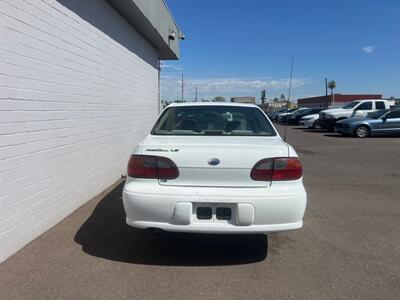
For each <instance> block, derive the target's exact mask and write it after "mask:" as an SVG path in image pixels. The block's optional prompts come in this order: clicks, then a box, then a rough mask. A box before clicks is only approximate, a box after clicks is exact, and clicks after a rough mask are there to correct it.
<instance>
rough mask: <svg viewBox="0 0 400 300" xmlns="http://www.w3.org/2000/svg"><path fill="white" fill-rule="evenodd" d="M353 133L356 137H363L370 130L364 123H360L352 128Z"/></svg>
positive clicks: (366, 135)
mask: <svg viewBox="0 0 400 300" xmlns="http://www.w3.org/2000/svg"><path fill="white" fill-rule="evenodd" d="M354 134H355V136H356V137H359V138H365V137H368V136H369V135H370V130H369V128H368V127H367V126H365V125H360V126H358V127H357V128H356V129H355V130H354Z"/></svg>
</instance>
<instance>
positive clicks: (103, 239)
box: [0, 126, 400, 299]
mask: <svg viewBox="0 0 400 300" xmlns="http://www.w3.org/2000/svg"><path fill="white" fill-rule="evenodd" d="M277 127H278V129H279V131H280V132H282V129H283V128H282V127H281V126H277ZM287 141H288V143H290V144H292V145H293V146H294V147H295V148H296V150H297V152H298V154H299V155H300V157H301V159H302V163H303V168H304V182H305V186H306V190H307V192H308V197H309V198H308V200H309V202H308V206H307V211H306V215H305V218H304V227H303V228H302V229H301V230H296V231H291V232H284V233H277V234H271V235H269V236H268V238H266V237H265V236H263V235H250V236H249V235H245V236H243V235H234V236H231V235H199V234H173V233H161V234H160V235H154V234H153V233H150V232H147V231H141V230H136V229H133V228H129V227H128V226H127V225H126V224H125V222H124V212H123V207H122V202H121V191H122V183H120V184H118V185H116V186H114V187H113V188H110V189H109V190H108V191H106V192H104V193H103V194H102V195H99V196H98V197H96V198H95V199H92V200H91V201H90V202H88V203H87V204H86V205H84V206H82V207H81V208H80V209H78V210H77V211H75V212H74V213H73V214H72V215H70V216H69V217H68V218H66V219H65V220H63V221H62V222H61V223H59V224H58V225H57V226H55V227H54V228H52V229H51V230H49V231H48V232H46V233H45V234H43V235H42V236H40V237H39V238H38V239H36V240H34V241H33V242H31V243H30V244H29V245H27V246H26V247H25V248H23V249H22V250H21V251H19V252H18V253H17V254H15V255H14V256H12V257H11V258H9V259H8V260H7V261H5V262H3V263H2V264H0V298H1V299H187V298H189V299H228V298H229V299H399V297H400V137H379V138H368V139H356V138H348V137H340V136H338V135H336V134H331V133H324V132H316V131H314V130H307V129H302V128H292V127H288V131H287Z"/></svg>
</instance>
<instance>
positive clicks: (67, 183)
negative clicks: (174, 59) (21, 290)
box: [0, 0, 158, 261]
mask: <svg viewBox="0 0 400 300" xmlns="http://www.w3.org/2000/svg"><path fill="white" fill-rule="evenodd" d="M0 17H1V19H0V26H1V27H0V37H1V41H0V43H1V44H0V46H1V52H0V57H1V61H0V113H1V116H0V164H1V165H0V188H1V194H0V261H2V260H4V259H5V258H7V257H8V256H9V255H11V254H13V253H14V252H16V251H17V250H18V249H20V248H21V247H23V246H24V245H25V244H26V243H28V242H29V241H31V240H32V239H33V238H35V237H36V236H38V235H39V234H41V233H43V232H44V231H45V230H47V229H49V228H50V227H51V226H53V225H55V224H56V223H57V222H59V221H60V220H61V219H62V218H64V217H65V216H67V215H68V214H70V213H71V212H72V211H74V210H75V209H76V208H77V207H79V206H80V205H82V204H83V203H85V202H86V201H88V200H89V199H90V198H92V197H94V196H95V195H97V194H99V193H100V192H102V191H103V190H104V189H106V188H107V187H108V186H110V185H111V184H113V183H114V182H115V181H117V180H118V179H119V178H120V176H121V174H125V172H126V171H125V170H126V163H127V159H128V157H129V154H130V152H131V150H132V149H133V147H134V145H135V144H136V143H137V142H139V140H140V139H141V138H142V137H143V136H144V135H145V134H146V132H148V130H149V128H150V127H151V125H152V124H153V122H154V120H155V118H156V115H157V113H158V69H157V65H158V61H157V52H156V50H155V49H154V48H152V46H151V45H150V44H149V43H148V42H147V41H146V40H145V39H144V38H143V37H142V36H141V35H139V34H138V33H137V32H136V31H135V29H133V28H132V27H131V26H130V25H129V24H128V23H127V22H126V21H125V20H124V19H123V18H122V17H121V16H120V15H119V14H118V13H117V12H116V11H115V10H113V9H112V8H111V7H110V6H109V4H107V3H106V2H105V1H103V0H85V1H81V0H68V1H67V0H65V1H63V0H59V1H55V0H44V1H40V0H1V1H0Z"/></svg>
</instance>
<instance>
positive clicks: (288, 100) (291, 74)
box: [283, 56, 294, 142]
mask: <svg viewBox="0 0 400 300" xmlns="http://www.w3.org/2000/svg"><path fill="white" fill-rule="evenodd" d="M293 63H294V56H293V57H292V66H291V67H290V79H289V93H288V98H287V102H288V104H287V105H288V106H289V102H290V92H291V90H292V76H293ZM286 128H287V123H285V133H284V135H283V140H284V141H285V142H286V137H287V136H286V132H287V130H286Z"/></svg>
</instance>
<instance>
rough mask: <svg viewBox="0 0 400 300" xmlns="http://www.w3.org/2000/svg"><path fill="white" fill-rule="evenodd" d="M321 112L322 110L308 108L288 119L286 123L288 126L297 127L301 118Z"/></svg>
mask: <svg viewBox="0 0 400 300" xmlns="http://www.w3.org/2000/svg"><path fill="white" fill-rule="evenodd" d="M321 110H323V109H322V108H308V109H305V110H301V111H297V112H295V113H294V114H292V115H290V116H289V117H288V120H287V122H288V123H289V124H293V125H299V122H300V119H301V118H303V117H305V116H308V115H314V114H318V113H319V112H320V111H321Z"/></svg>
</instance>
